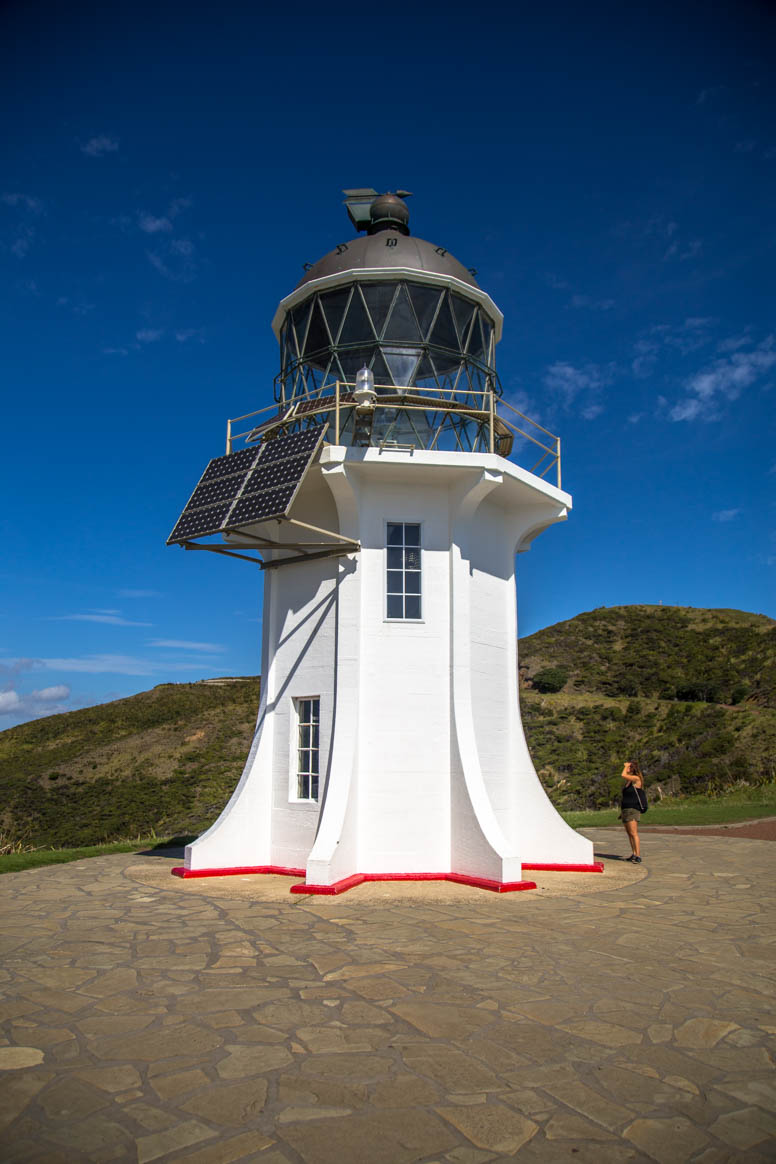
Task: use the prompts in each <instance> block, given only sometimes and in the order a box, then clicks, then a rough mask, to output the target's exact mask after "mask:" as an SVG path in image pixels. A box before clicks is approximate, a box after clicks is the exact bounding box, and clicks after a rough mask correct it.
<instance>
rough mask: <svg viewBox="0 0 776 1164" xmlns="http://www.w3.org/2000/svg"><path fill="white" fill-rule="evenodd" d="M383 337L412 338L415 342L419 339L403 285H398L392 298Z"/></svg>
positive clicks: (392, 338) (393, 338) (388, 338)
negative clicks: (389, 314) (394, 297)
mask: <svg viewBox="0 0 776 1164" xmlns="http://www.w3.org/2000/svg"><path fill="white" fill-rule="evenodd" d="M383 339H385V340H414V341H415V342H417V341H418V340H419V339H420V332H419V331H418V325H417V323H416V322H415V315H414V312H413V310H412V308H411V307H410V301H409V298H408V297H407V291H406V288H405V287H399V292H398V294H397V296H396V299H395V300H394V304H393V308H392V310H391V318H390V319H389V320H388V326H387V327H386V329H385V332H384V334H383Z"/></svg>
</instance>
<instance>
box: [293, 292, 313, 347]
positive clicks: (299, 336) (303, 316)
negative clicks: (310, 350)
mask: <svg viewBox="0 0 776 1164" xmlns="http://www.w3.org/2000/svg"><path fill="white" fill-rule="evenodd" d="M312 303H313V301H312V298H310V299H305V301H304V303H300V304H298V306H297V307H295V308H294V310H293V311H292V312H291V319H292V320H293V323H294V331H295V332H296V342H297V344H298V346H299V350H300V351H302V350H303V349H304V337H305V333H306V332H307V321H308V319H309V318H310V308H311V307H312Z"/></svg>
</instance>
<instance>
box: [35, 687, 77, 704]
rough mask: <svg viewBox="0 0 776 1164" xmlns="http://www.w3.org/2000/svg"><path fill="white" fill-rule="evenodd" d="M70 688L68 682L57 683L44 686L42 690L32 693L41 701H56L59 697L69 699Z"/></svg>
mask: <svg viewBox="0 0 776 1164" xmlns="http://www.w3.org/2000/svg"><path fill="white" fill-rule="evenodd" d="M69 694H70V688H69V687H68V686H67V684H66V683H56V684H55V685H54V686H53V687H44V688H42V689H41V690H40V691H33V692H32V695H33V696H34V697H35V698H36V699H39V700H40V701H41V703H54V702H55V701H56V700H59V699H67V697H68V696H69Z"/></svg>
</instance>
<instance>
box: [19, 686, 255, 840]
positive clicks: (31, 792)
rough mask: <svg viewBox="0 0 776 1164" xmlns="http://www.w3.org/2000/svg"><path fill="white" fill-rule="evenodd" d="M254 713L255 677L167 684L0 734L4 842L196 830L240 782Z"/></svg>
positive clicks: (105, 838)
mask: <svg viewBox="0 0 776 1164" xmlns="http://www.w3.org/2000/svg"><path fill="white" fill-rule="evenodd" d="M258 705H259V680H258V679H236V680H232V681H229V682H225V681H222V680H219V681H212V682H204V683H167V684H163V685H161V686H159V687H154V688H153V690H151V691H144V692H143V693H142V694H140V695H133V696H130V698H128V699H118V700H116V701H115V702H114V703H103V704H99V705H98V706H97V707H89V708H85V709H84V710H82V711H70V712H66V713H64V714H63V715H53V716H50V717H48V718H46V719H38V720H33V721H32V722H31V723H25V724H21V725H20V726H19V727H15V728H10V729H9V730H8V731H4V732H0V796H1V797H2V800H1V803H2V812H1V813H0V822H1V823H0V831H1V832H2V834H3V836H4V838H5V839H6V843H7V842H16V841H21V842H23V843H25V844H33V845H56V846H77V845H85V844H95V843H97V842H100V841H109V840H115V839H123V838H127V837H135V836H149V835H150V834H151V832H152V831H155V832H157V833H160V834H168V835H169V834H173V833H187V832H198V831H199V830H201V829H202V828H203V827H205V826H207V825H208V824H210V823H211V822H212V821H213V820H214V819H215V817H216V816H217V815H218V813H219V812H220V811H221V809H222V808H223V806H224V804H225V803H226V801H227V799H228V797H229V795H230V794H231V792H232V790H233V789H234V787H235V785H236V783H237V780H238V779H239V776H240V773H241V771H242V767H243V764H244V763H245V757H246V756H247V754H248V748H249V747H250V741H251V736H252V734H253V730H254V726H255V723H256V711H257V708H258Z"/></svg>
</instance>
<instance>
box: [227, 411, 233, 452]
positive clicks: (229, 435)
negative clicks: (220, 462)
mask: <svg viewBox="0 0 776 1164" xmlns="http://www.w3.org/2000/svg"><path fill="white" fill-rule="evenodd" d="M231 451H232V421H231V418H230V419H229V420H227V422H226V455H227V457H228V456H229V454H230V453H231Z"/></svg>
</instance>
